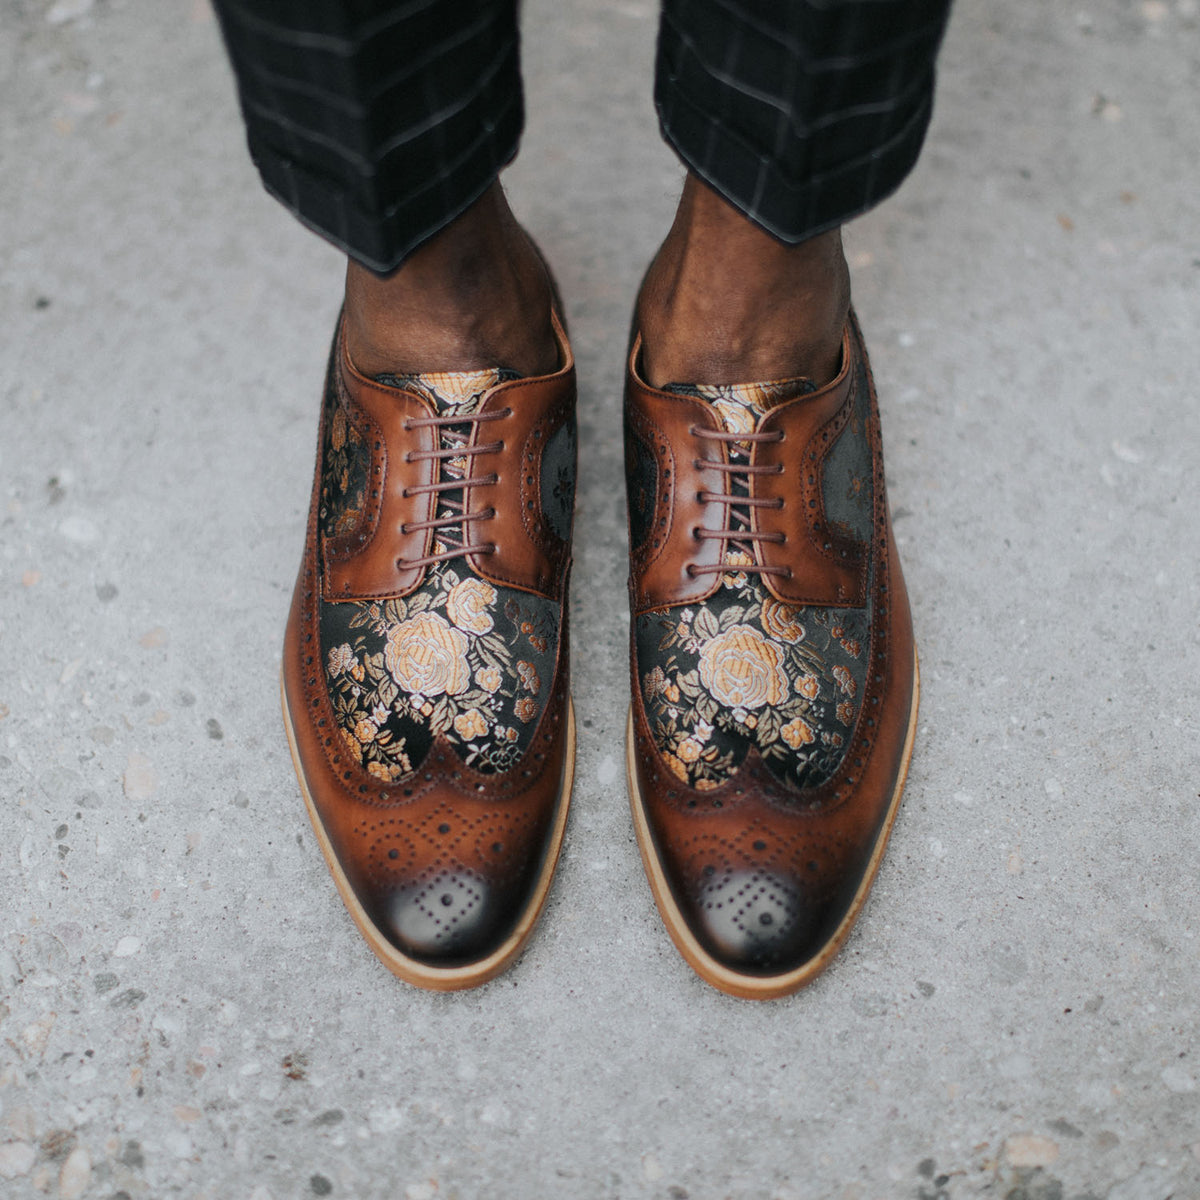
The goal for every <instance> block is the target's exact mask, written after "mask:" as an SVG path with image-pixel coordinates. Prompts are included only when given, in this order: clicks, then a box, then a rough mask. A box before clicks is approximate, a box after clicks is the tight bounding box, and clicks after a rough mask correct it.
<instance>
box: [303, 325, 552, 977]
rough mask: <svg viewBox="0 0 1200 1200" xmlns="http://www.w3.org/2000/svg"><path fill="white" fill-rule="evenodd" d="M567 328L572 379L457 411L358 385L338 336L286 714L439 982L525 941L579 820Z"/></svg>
mask: <svg viewBox="0 0 1200 1200" xmlns="http://www.w3.org/2000/svg"><path fill="white" fill-rule="evenodd" d="M555 327H556V330H557V331H558V334H559V337H560V340H561V345H562V351H563V352H562V356H561V357H562V366H561V368H560V370H559V371H557V372H555V373H554V374H553V375H551V376H547V377H543V378H540V379H532V380H517V381H513V382H498V383H495V384H494V385H493V386H488V387H486V388H485V390H484V391H483V392H481V393H479V394H476V395H472V396H469V397H465V398H463V397H457V398H455V400H454V403H453V404H452V405H450V406H448V407H447V406H442V405H439V403H438V396H437V393H436V392H433V393H431V394H430V395H424V394H421V393H420V392H419V391H418V390H417V389H415V388H408V387H402V386H393V385H391V384H389V383H386V382H382V383H381V382H378V381H372V380H366V379H365V378H363V377H361V376H358V375H357V373H356V372H354V370H353V366H352V364H350V362H349V359H348V358H346V357H345V355H344V349H343V348H342V342H341V339H340V337H339V338H337V339H335V344H334V350H333V353H332V354H331V359H330V368H329V375H328V379H327V385H326V398H325V405H324V409H323V415H322V422H321V432H320V443H319V445H320V449H319V457H318V466H317V473H316V480H315V482H314V491H313V503H312V507H311V510H310V517H309V526H308V538H307V544H306V549H305V553H304V559H303V562H302V566H301V571H300V575H299V578H298V580H297V584H296V590H295V593H294V596H293V603H292V609H291V612H290V615H289V619H288V626H287V632H286V636H285V644H284V656H283V670H282V678H281V685H282V699H283V709H284V717H285V726H286V729H287V733H288V738H289V744H290V746H291V749H292V755H293V760H294V762H295V766H296V770H297V775H298V778H299V781H300V785H301V792H302V794H303V797H304V800H305V804H306V807H307V809H308V812H309V816H310V818H311V820H312V823H313V827H314V830H315V832H316V834H317V839H318V842H319V844H320V846H321V849H322V852H323V854H324V856H325V859H326V862H327V864H328V866H329V868H330V871H331V873H332V874H333V877H334V880H335V883H336V885H337V887H338V890H339V892H340V894H341V896H342V899H343V900H344V902H345V904H346V907H347V909H348V910H349V911H350V914H351V916H352V917H353V918H354V920H355V922H356V923H357V924H358V926H359V928H360V930H361V931H362V933H363V934H364V936H365V937H366V940H367V941H368V943H369V944H370V946H371V948H372V949H373V950H374V952H375V953H376V954H377V956H378V957H379V958H380V959H381V960H382V961H383V962H384V963H385V965H386V966H388V968H389V969H390V970H392V971H393V972H394V973H395V974H397V975H398V976H400V977H401V978H403V979H405V980H407V981H408V982H411V983H414V984H417V985H419V986H423V987H428V988H435V989H443V990H448V989H456V988H462V987H471V986H474V985H476V984H479V983H482V982H484V981H485V980H487V979H490V978H491V977H492V976H494V975H495V974H497V973H498V972H499V971H501V970H502V969H503V968H504V967H505V966H506V965H507V964H508V963H509V962H510V961H511V960H512V959H513V958H514V957H515V956H516V955H517V953H519V951H520V949H521V948H522V946H523V944H524V942H525V940H526V939H527V937H528V935H529V933H530V932H531V930H532V928H533V924H534V922H535V920H536V918H537V916H538V914H539V912H540V910H541V908H542V906H543V904H544V902H545V900H546V897H547V895H548V891H549V886H550V880H551V877H552V875H553V871H554V867H555V863H556V861H557V858H558V855H559V851H560V849H561V846H562V842H563V838H564V834H565V828H566V815H567V807H568V802H569V797H570V791H571V784H572V776H573V768H574V752H575V751H574V717H573V713H572V709H571V703H570V696H569V686H568V682H569V638H568V628H567V614H566V597H567V579H568V576H569V567H570V552H569V541H570V531H571V512H572V508H573V490H574V470H575V460H574V455H575V449H574V397H575V391H574V371H573V364H572V361H571V357H570V349H569V346H567V344H566V339H565V335H564V334H563V333H562V330H561V327H560V326H559V325H558V323H557V321H556V322H555ZM440 378H444V379H448V378H450V377H440ZM518 412H519V413H520V414H521V415H520V417H519V418H516V414H517V413H518ZM564 430H566V431H567V432H566V433H564V432H563V431H564ZM547 446H550V447H551V449H550V450H549V452H548V453H547V451H546V447H547ZM551 460H552V461H551ZM493 463H494V464H495V466H496V469H495V470H492V469H490V468H491V467H492V466H493ZM522 472H524V473H523V474H522ZM527 480H532V481H533V482H532V484H528V483H526V482H525V481H527ZM543 481H544V482H545V488H544V489H543V486H542V484H543ZM483 487H488V488H491V489H492V490H491V493H490V495H489V497H488V499H487V501H486V506H485V505H484V504H483V503H481V501H480V499H479V497H478V496H473V495H472V494H471V493H472V492H473V491H477V490H480V489H482V488H483ZM555 489H557V494H555ZM543 490H545V492H546V496H545V497H544V496H543V494H542V493H543ZM529 504H532V507H528V505H529ZM483 525H486V526H488V527H489V530H488V534H485V535H482V536H481V535H479V534H477V533H476V532H475V528H474V527H473V526H483ZM477 559H478V560H483V561H486V562H487V564H488V566H489V568H490V572H491V577H488V576H484V575H483V573H482V572H476V571H474V570H473V569H472V563H473V562H474V561H476V560H477ZM355 572H357V574H356V573H355ZM331 581H335V582H331Z"/></svg>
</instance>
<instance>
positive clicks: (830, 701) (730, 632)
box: [636, 571, 869, 791]
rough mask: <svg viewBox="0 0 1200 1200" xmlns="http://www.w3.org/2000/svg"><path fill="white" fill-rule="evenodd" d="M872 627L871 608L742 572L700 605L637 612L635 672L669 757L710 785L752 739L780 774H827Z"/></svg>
mask: <svg viewBox="0 0 1200 1200" xmlns="http://www.w3.org/2000/svg"><path fill="white" fill-rule="evenodd" d="M868 631H869V609H868V608H861V609H856V608H836V609H830V608H818V607H806V606H793V605H789V604H783V603H780V602H779V601H777V600H775V599H774V598H773V597H772V596H770V594H769V593H768V592H767V591H766V589H765V588H764V587H763V585H762V583H761V581H760V580H759V578H758V577H756V576H754V575H753V574H750V573H748V572H743V571H728V572H726V573H725V574H724V575H723V576H722V583H721V587H720V588H719V589H718V591H717V592H716V594H715V595H714V596H713V597H712V598H711V599H710V600H708V601H706V602H705V603H704V604H703V605H694V606H691V607H684V608H670V609H661V610H656V611H652V612H648V613H644V614H642V615H641V616H639V617H638V620H637V633H636V637H637V653H638V681H639V685H640V687H641V694H642V701H643V704H644V706H645V711H646V717H647V722H648V724H649V727H650V731H651V735H652V736H653V738H654V741H655V745H656V747H657V749H658V752H659V753H660V754H661V755H662V757H663V759H664V761H665V762H666V764H667V767H668V768H669V769H670V770H671V771H672V772H673V773H674V775H675V776H676V777H677V778H678V779H680V780H681V781H682V782H684V783H686V784H687V785H688V786H689V787H694V788H697V789H698V790H701V791H705V790H711V789H714V788H717V787H719V786H720V785H721V784H723V783H725V782H726V780H728V779H729V778H730V777H731V776H732V775H733V774H734V773H735V772H736V771H737V769H738V767H739V766H740V765H741V764H742V762H743V760H744V759H745V757H746V755H747V754H748V753H749V751H750V750H751V749H752V748H753V749H756V750H757V751H758V753H759V755H760V756H761V757H762V760H763V763H764V765H765V766H766V767H767V769H768V770H769V771H770V772H771V773H772V774H773V775H774V776H775V777H776V778H777V779H779V780H780V782H782V783H784V784H787V785H791V786H792V787H795V788H801V789H802V788H813V787H819V786H820V785H821V784H823V783H825V782H826V781H827V780H828V779H830V778H831V777H832V776H833V775H834V773H835V772H836V771H837V769H838V767H839V766H840V764H841V762H842V759H843V757H844V756H845V753H846V750H847V749H848V747H849V744H850V740H851V735H852V734H853V731H854V726H855V724H856V723H857V721H858V716H859V711H860V707H861V702H862V696H863V691H864V686H865V683H866V672H867V655H868V652H869V645H868V638H869V632H868Z"/></svg>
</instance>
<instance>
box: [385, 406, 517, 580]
mask: <svg viewBox="0 0 1200 1200" xmlns="http://www.w3.org/2000/svg"><path fill="white" fill-rule="evenodd" d="M511 416H512V409H511V408H501V409H497V410H496V411H495V412H484V413H466V414H464V413H451V414H448V415H445V416H438V417H414V418H412V419H411V420H408V421H406V422H405V423H404V429H405V432H408V431H410V430H413V429H422V428H433V429H439V430H441V431H442V441H443V442H444V443H445V442H451V443H454V442H455V440H456V439H457V444H450V445H445V444H443V445H442V447H441V448H440V449H437V450H410V451H409V452H408V453H407V454H406V455H405V456H404V461H405V462H410V463H411V462H422V461H427V460H430V459H432V460H434V461H437V462H445V461H447V460H451V459H456V458H464V459H466V460H467V475H466V477H465V478H463V479H457V478H449V479H439V480H438V481H437V482H435V483H424V484H419V485H417V486H416V487H411V488H405V489H404V496H405V497H406V498H407V497H409V496H423V495H430V494H432V495H436V496H438V498H439V506H438V507H439V511H438V513H437V514H436V515H435V516H433V517H432V518H430V519H429V520H428V521H410V522H406V523H405V524H404V525H402V526H401V527H400V532H401V533H416V532H417V531H419V530H422V529H432V530H434V531H435V534H436V539H437V541H440V542H441V543H443V544H444V545H446V547H447V548H446V549H445V550H442V551H440V552H439V553H437V554H426V555H424V556H422V557H421V558H398V559H396V566H398V567H400V568H401V569H402V570H408V569H411V568H413V567H427V566H431V565H432V564H434V563H440V562H447V561H449V560H450V559H453V558H465V557H466V556H467V555H468V554H494V553H495V552H496V544H495V543H494V542H472V541H470V537H471V536H474V535H473V534H472V532H471V525H472V524H474V523H475V522H477V521H490V520H491V519H492V517H494V516H495V515H496V510H495V509H494V508H492V507H488V508H485V509H481V510H480V511H479V512H467V511H466V502H465V499H464V495H465V491H466V489H467V488H469V487H477V486H480V485H483V484H491V483H496V482H497V481H498V479H499V476H498V475H496V474H495V473H494V472H493V473H491V474H489V475H471V472H472V471H474V470H475V458H476V457H477V456H478V455H481V454H495V453H496V452H497V451H499V450H503V449H504V442H503V441H495V442H486V443H484V444H482V445H476V446H472V445H469V444H468V443H469V442H470V439H471V437H472V436H473V435H474V432H475V428H476V426H478V425H482V424H484V423H485V422H487V421H501V420H503V419H504V418H505V417H511ZM461 426H465V427H466V428H465V429H462V428H457V427H461ZM455 530H457V531H458V541H457V542H451V541H450V538H451V536H452V535H453V533H454V531H455Z"/></svg>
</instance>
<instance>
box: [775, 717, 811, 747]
mask: <svg viewBox="0 0 1200 1200" xmlns="http://www.w3.org/2000/svg"><path fill="white" fill-rule="evenodd" d="M779 736H780V737H781V738H783V740H784V741H785V742H787V744H788V745H789V746H791V748H792V749H793V750H799V749H800V747H801V746H806V745H808V743H809V742H811V741H812V740H813V739H814V738H815V737H816V734H814V733H813V731H812V726H811V725H810V724H809V723H808V722H807V721H805V720H804V719H803V718H801V717H796V719H795V720H793V721H789V722H788V723H787V724H786V725H785V726H784V727H783V728H782V729H781V730H780V731H779Z"/></svg>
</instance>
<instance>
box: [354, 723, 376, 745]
mask: <svg viewBox="0 0 1200 1200" xmlns="http://www.w3.org/2000/svg"><path fill="white" fill-rule="evenodd" d="M378 732H379V729H378V728H377V727H376V726H375V725H374V724H372V723H371V722H370V721H368V720H366V719H363V720H361V721H359V722H358V724H357V725H355V726H354V736H355V737H356V738H358V740H359V741H360V742H362V744H363V745H364V746H365V745H366V744H367V743H368V742H373V741H374V740H375V735H376V734H377V733H378Z"/></svg>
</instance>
